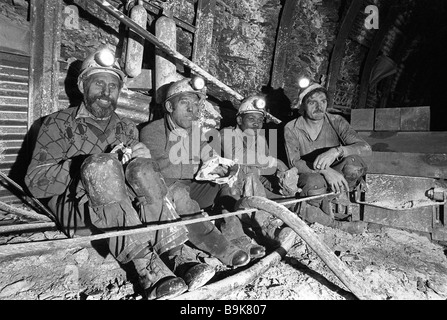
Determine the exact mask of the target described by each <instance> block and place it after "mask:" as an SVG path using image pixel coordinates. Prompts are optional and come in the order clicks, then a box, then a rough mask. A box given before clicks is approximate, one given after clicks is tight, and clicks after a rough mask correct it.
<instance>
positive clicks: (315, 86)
mask: <svg viewBox="0 0 447 320" xmlns="http://www.w3.org/2000/svg"><path fill="white" fill-rule="evenodd" d="M317 89H321V90H322V91H324V92H325V93H326V95H327V90H326V88H325V87H323V86H322V85H321V84H318V83H313V84H311V85H310V86H308V87H307V88H305V89H304V90H303V91H302V92H301V93H300V95H299V96H298V103H297V104H296V108H299V109H300V110H301V109H302V108H303V106H302V103H303V100H304V98H305V97H306V96H307V95H309V94H311V93H313V92H314V91H315V90H317Z"/></svg>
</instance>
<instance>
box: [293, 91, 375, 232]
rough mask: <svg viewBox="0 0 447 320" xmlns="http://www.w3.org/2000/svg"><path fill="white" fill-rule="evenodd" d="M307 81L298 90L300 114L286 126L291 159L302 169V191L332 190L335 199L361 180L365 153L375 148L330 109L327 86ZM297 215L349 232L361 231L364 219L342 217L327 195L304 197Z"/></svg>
mask: <svg viewBox="0 0 447 320" xmlns="http://www.w3.org/2000/svg"><path fill="white" fill-rule="evenodd" d="M309 84H310V83H307V84H306V85H304V86H303V88H302V91H301V92H300V94H299V98H298V103H297V104H296V105H295V107H297V108H299V112H300V114H301V116H300V117H298V118H296V119H295V120H292V121H290V122H289V123H287V124H286V126H285V128H284V139H285V145H286V151H287V156H288V160H289V165H290V166H294V167H296V168H297V169H298V173H299V180H298V187H299V188H301V189H302V191H301V196H314V195H319V194H324V193H326V192H328V191H333V192H334V193H336V197H335V199H333V200H335V201H336V200H337V199H338V198H340V197H342V196H344V197H345V198H346V197H347V194H348V192H351V191H353V190H354V189H355V188H358V187H360V186H361V183H362V180H363V177H364V175H365V174H366V170H367V167H366V165H365V162H364V161H363V160H362V157H365V156H368V155H370V154H371V147H370V146H369V144H368V143H367V142H365V141H364V140H363V139H362V138H361V137H360V136H359V135H358V133H357V132H356V131H355V130H354V129H352V127H351V126H350V125H349V123H348V122H347V120H345V119H344V118H343V117H342V116H340V115H336V114H331V113H328V112H327V104H328V102H327V100H328V92H327V90H326V89H325V88H324V87H323V86H322V85H320V84H318V83H313V84H310V85H309ZM299 215H300V216H301V217H302V218H303V219H305V220H306V221H308V222H309V223H314V222H318V223H320V224H322V225H326V226H329V227H334V228H339V229H342V230H344V231H347V232H350V233H362V232H363V231H365V228H366V224H365V223H364V222H362V221H354V222H350V221H342V220H346V219H349V217H344V216H342V215H341V216H339V217H338V218H340V221H339V220H338V219H337V217H336V216H335V213H334V212H333V210H332V206H331V201H329V200H328V198H324V199H323V200H322V199H317V200H309V201H308V203H307V204H306V203H303V204H302V205H301V207H300V210H299Z"/></svg>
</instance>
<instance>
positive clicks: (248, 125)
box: [236, 112, 264, 134]
mask: <svg viewBox="0 0 447 320" xmlns="http://www.w3.org/2000/svg"><path fill="white" fill-rule="evenodd" d="M236 120H237V124H238V125H239V128H240V129H241V130H242V131H243V132H245V133H247V134H250V133H253V134H256V133H258V132H259V130H260V129H262V125H263V124H264V115H263V114H261V113H258V112H250V113H245V114H242V115H240V116H238V117H237V119H236Z"/></svg>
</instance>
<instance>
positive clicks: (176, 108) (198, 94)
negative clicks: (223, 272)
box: [140, 76, 250, 267]
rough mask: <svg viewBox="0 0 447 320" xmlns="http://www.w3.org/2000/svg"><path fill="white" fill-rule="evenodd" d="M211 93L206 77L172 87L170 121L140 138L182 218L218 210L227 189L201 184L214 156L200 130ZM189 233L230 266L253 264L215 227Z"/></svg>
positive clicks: (204, 225)
mask: <svg viewBox="0 0 447 320" xmlns="http://www.w3.org/2000/svg"><path fill="white" fill-rule="evenodd" d="M205 90H206V87H205V82H204V79H203V78H201V77H196V76H194V77H192V78H184V79H181V80H178V81H175V82H173V83H171V84H170V85H169V87H168V89H167V92H166V98H165V102H164V107H165V111H166V112H165V114H164V117H163V118H162V119H159V120H155V121H152V122H150V123H149V124H147V125H146V126H145V127H143V128H142V129H141V132H140V141H142V142H143V143H144V144H145V145H146V146H147V147H148V148H149V150H150V151H151V154H152V157H153V159H154V160H156V161H157V162H158V164H159V166H160V170H161V173H162V175H163V177H164V178H165V181H166V184H167V185H168V188H169V190H170V191H171V192H172V193H173V195H174V205H175V207H176V209H177V212H178V213H179V215H180V216H182V217H188V216H190V215H193V214H197V213H199V212H200V211H201V210H205V209H208V208H210V207H211V206H213V204H214V201H215V199H216V197H217V195H218V193H219V191H220V189H221V185H219V184H216V183H212V182H209V181H198V180H196V179H195V178H196V175H197V173H198V171H199V168H200V167H201V166H202V165H203V163H204V162H206V161H207V160H209V159H210V158H209V157H210V153H207V152H204V150H209V151H210V152H211V153H212V148H211V147H209V145H208V143H207V141H206V140H203V141H202V139H201V137H202V134H201V132H200V130H201V129H200V126H199V124H198V122H199V121H198V119H199V112H200V110H201V108H202V107H203V106H204V103H205V99H206V93H205ZM194 150H195V151H194ZM227 172H228V168H227V167H225V166H221V165H219V166H217V167H216V168H215V171H213V172H211V173H212V174H216V175H219V176H224V175H225V174H226V173H227ZM187 228H188V231H189V239H190V242H191V243H192V244H193V245H195V246H196V247H197V248H198V249H200V250H202V251H205V252H207V253H208V254H210V255H212V256H214V257H215V258H217V259H219V260H220V261H221V262H222V263H224V264H225V265H228V266H233V267H238V266H242V265H245V264H247V263H248V262H249V261H250V257H249V255H248V254H247V253H246V252H245V251H243V250H241V249H240V248H238V247H237V246H236V245H234V244H232V243H231V242H230V241H229V240H228V239H227V238H226V237H225V236H224V235H223V234H222V233H221V232H220V231H219V230H218V229H217V228H216V227H215V225H214V224H213V223H212V222H210V221H206V222H198V223H194V224H189V225H188V226H187Z"/></svg>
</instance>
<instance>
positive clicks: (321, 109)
mask: <svg viewBox="0 0 447 320" xmlns="http://www.w3.org/2000/svg"><path fill="white" fill-rule="evenodd" d="M326 108H327V96H326V94H325V93H324V92H315V93H314V94H312V95H311V96H309V97H308V98H307V99H306V101H305V106H304V116H305V117H307V118H308V119H311V120H321V119H323V117H324V114H325V113H326Z"/></svg>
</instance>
